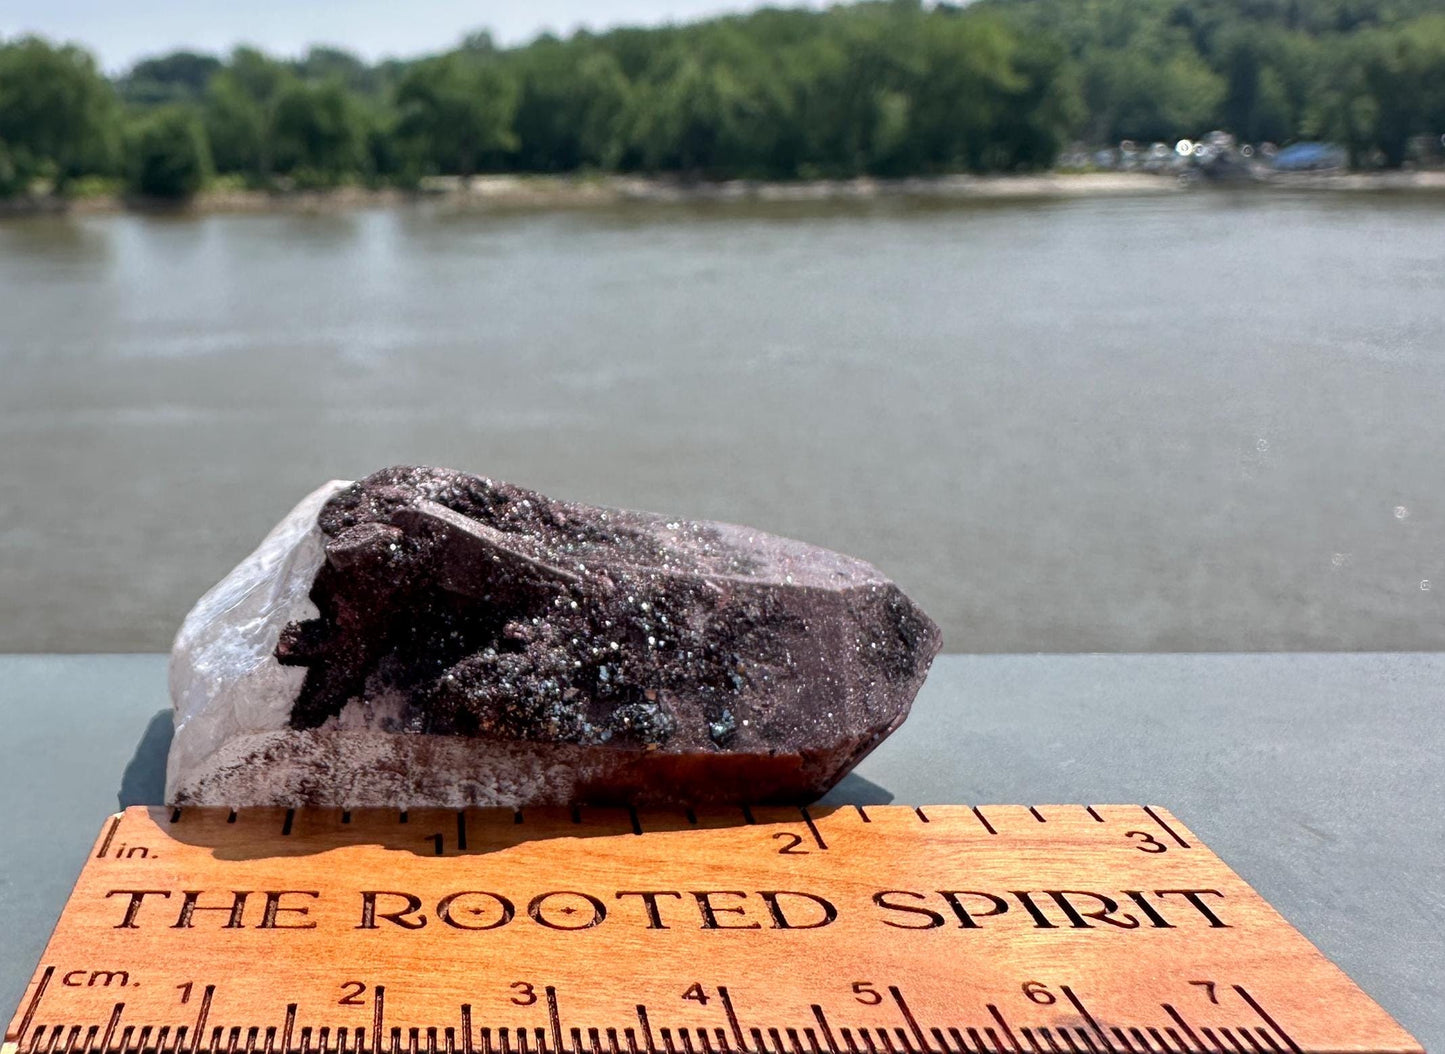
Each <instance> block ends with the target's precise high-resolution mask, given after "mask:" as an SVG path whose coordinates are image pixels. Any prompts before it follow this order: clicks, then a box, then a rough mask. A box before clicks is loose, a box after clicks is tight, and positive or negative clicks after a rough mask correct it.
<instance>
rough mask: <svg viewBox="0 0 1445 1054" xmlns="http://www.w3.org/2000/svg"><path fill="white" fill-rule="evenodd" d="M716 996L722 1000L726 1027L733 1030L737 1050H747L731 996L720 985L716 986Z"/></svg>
mask: <svg viewBox="0 0 1445 1054" xmlns="http://www.w3.org/2000/svg"><path fill="white" fill-rule="evenodd" d="M717 995H718V998H719V999H720V1000H722V1005H723V1012H724V1013H725V1014H726V1015H727V1019H728V1027H729V1028H731V1029H732V1030H733V1039H735V1040H737V1044H738V1050H739V1051H744V1050H747V1048H748V1041H747V1040H746V1039H744V1038H743V1027H742V1025H740V1024H739V1023H738V1012H737V1011H736V1010H735V1009H733V1000H732V996H730V995H729V994H728V990H727V988H725V987H724V986H722V985H718V989H717Z"/></svg>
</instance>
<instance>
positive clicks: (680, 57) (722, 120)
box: [0, 0, 1445, 196]
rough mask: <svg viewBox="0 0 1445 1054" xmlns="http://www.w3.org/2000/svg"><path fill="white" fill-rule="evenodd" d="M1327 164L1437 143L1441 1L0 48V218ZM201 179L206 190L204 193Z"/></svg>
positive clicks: (1092, 2)
mask: <svg viewBox="0 0 1445 1054" xmlns="http://www.w3.org/2000/svg"><path fill="white" fill-rule="evenodd" d="M1216 128H1219V129H1224V130H1226V131H1230V132H1233V133H1235V134H1236V135H1237V136H1239V137H1240V138H1241V139H1244V140H1248V141H1260V140H1270V141H1274V142H1278V143H1284V142H1288V141H1291V140H1300V139H1329V140H1332V141H1335V142H1338V143H1340V144H1342V145H1343V146H1345V147H1346V148H1347V149H1348V150H1349V151H1350V156H1351V158H1352V159H1353V160H1354V162H1355V163H1356V164H1379V165H1386V166H1398V165H1401V164H1403V163H1405V162H1406V161H1407V160H1408V159H1409V156H1410V151H1411V150H1412V149H1414V148H1416V146H1417V145H1418V144H1419V143H1422V142H1424V143H1429V142H1434V143H1435V144H1436V147H1437V148H1438V144H1439V136H1440V135H1441V134H1442V133H1445V0H977V2H975V3H972V4H968V5H966V6H953V5H949V4H942V3H940V4H938V5H936V6H930V7H924V6H921V5H920V4H919V3H917V2H916V0H893V2H869V3H857V4H852V5H849V6H840V7H834V8H830V9H828V10H826V11H812V10H790V9H778V8H770V9H764V10H761V11H758V12H755V13H752V14H748V15H738V16H729V17H723V18H715V19H712V20H709V21H704V22H697V23H693V24H690V25H682V26H664V27H659V28H653V29H618V30H613V31H610V32H606V33H601V34H591V33H578V34H576V35H574V36H572V37H570V38H567V39H565V40H564V39H558V38H556V37H552V36H543V37H540V38H538V39H537V40H535V41H533V42H532V43H530V44H527V45H525V46H523V47H517V48H511V49H501V48H498V47H496V46H494V45H493V43H492V41H491V39H490V38H489V37H488V36H487V35H486V34H477V35H474V36H472V37H469V38H468V39H467V40H466V41H464V42H463V44H462V45H461V46H460V47H458V48H457V49H456V50H454V51H451V52H448V53H447V54H444V55H438V56H432V57H427V58H423V59H419V60H416V61H409V62H401V61H387V62H383V63H380V64H377V65H367V64H366V63H363V62H361V61H360V60H358V59H357V58H355V57H354V56H351V55H349V54H347V53H345V52H342V51H337V50H335V49H330V48H316V49H313V50H312V51H311V52H309V53H308V54H307V55H306V56H305V57H304V58H302V59H299V60H289V61H287V60H279V59H276V58H272V57H270V56H267V55H264V54H262V53H260V52H258V51H256V50H254V49H250V48H238V49H237V50H236V51H235V52H233V53H232V54H231V55H230V56H228V57H227V58H225V59H221V58H218V57H215V56H210V55H197V54H192V53H188V52H176V53H174V54H170V55H165V56H161V57H158V58H153V59H147V60H145V61H143V62H140V63H137V64H136V65H135V67H134V68H133V69H131V70H130V71H129V72H128V73H127V74H126V75H125V76H123V77H121V78H119V79H117V80H115V81H110V80H107V79H106V78H105V77H104V76H103V75H102V74H101V73H100V72H99V71H98V69H97V67H96V64H95V62H94V60H93V59H92V58H91V57H90V56H89V55H88V54H86V53H85V52H84V51H82V50H80V49H78V48H76V47H72V46H54V45H52V44H49V43H47V42H45V41H42V40H38V39H34V38H24V39H19V40H14V41H10V42H8V43H4V44H0V194H4V193H14V192H17V191H19V190H22V189H24V188H26V187H29V186H33V185H36V183H37V181H42V182H46V183H48V184H49V185H51V186H53V187H55V188H56V189H58V190H61V191H64V190H65V188H66V187H67V185H68V184H69V183H70V182H71V181H73V180H74V179H75V178H76V177H78V176H81V175H86V174H96V175H108V176H117V175H126V176H127V177H128V178H129V180H130V184H131V186H132V187H133V189H135V190H137V191H140V192H142V193H147V194H154V195H169V196H183V195H185V194H188V193H191V192H193V191H194V190H195V189H196V188H197V187H199V186H200V185H201V183H202V181H203V180H204V179H205V178H206V177H207V175H208V174H209V173H210V172H211V171H213V170H214V171H215V172H217V173H220V174H222V175H231V176H233V177H237V178H242V179H244V180H245V181H247V182H248V183H250V184H253V185H257V186H268V185H277V184H278V183H279V184H281V185H297V186H329V185H335V184H338V183H343V182H356V181H362V182H369V183H378V182H389V183H398V184H403V185H405V184H408V183H412V182H415V181H416V180H417V179H419V178H420V177H422V176H425V175H429V174H458V175H467V174H471V173H474V172H482V171H518V172H577V171H602V172H609V171H622V172H647V173H678V174H682V175H685V176H693V177H708V178H718V177H739V176H742V177H766V178H781V179H789V178H800V177H817V176H853V175H860V174H872V175H882V176H891V175H905V174H917V173H925V174H926V173H940V172H954V171H996V172H1007V171H1018V170H1027V169H1036V168H1043V167H1047V166H1049V165H1051V164H1052V163H1053V162H1054V160H1055V158H1056V156H1057V154H1058V152H1059V151H1060V149H1061V148H1062V147H1063V145H1064V144H1066V143H1069V142H1080V143H1085V144H1103V143H1113V142H1116V141H1118V140H1121V139H1126V138H1129V139H1136V140H1144V141H1153V140H1163V141H1166V142H1172V141H1173V140H1174V139H1176V138H1191V137H1198V136H1200V135H1202V134H1204V133H1206V132H1208V131H1210V130H1212V129H1216ZM213 166H214V169H213Z"/></svg>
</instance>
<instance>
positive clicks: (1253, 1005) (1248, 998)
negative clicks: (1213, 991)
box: [1233, 984, 1300, 1054]
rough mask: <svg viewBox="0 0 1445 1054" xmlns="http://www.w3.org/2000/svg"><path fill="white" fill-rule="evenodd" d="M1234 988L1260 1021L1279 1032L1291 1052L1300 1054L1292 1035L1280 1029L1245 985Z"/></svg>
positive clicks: (1277, 1023)
mask: <svg viewBox="0 0 1445 1054" xmlns="http://www.w3.org/2000/svg"><path fill="white" fill-rule="evenodd" d="M1233 987H1234V990H1235V991H1236V992H1237V993H1239V997H1240V998H1241V999H1243V1000H1244V1001H1245V1002H1246V1003H1248V1004H1249V1008H1250V1009H1251V1010H1253V1011H1254V1012H1255V1013H1256V1014H1258V1015H1259V1017H1260V1020H1261V1021H1263V1022H1264V1023H1265V1024H1266V1025H1268V1026H1269V1027H1270V1028H1272V1029H1274V1030H1275V1031H1276V1032H1278V1033H1279V1038H1280V1039H1282V1040H1284V1042H1285V1045H1286V1046H1288V1047H1289V1049H1290V1050H1292V1051H1294V1054H1300V1048H1299V1047H1298V1046H1297V1045H1296V1044H1295V1041H1294V1040H1293V1039H1291V1038H1290V1034H1289V1033H1288V1032H1286V1031H1285V1030H1284V1029H1283V1028H1281V1027H1280V1024H1279V1022H1278V1021H1276V1020H1275V1019H1274V1018H1272V1017H1271V1016H1270V1015H1269V1013H1268V1012H1267V1011H1266V1010H1265V1009H1264V1007H1262V1006H1260V1005H1259V1003H1258V1002H1257V1001H1256V1000H1255V998H1254V996H1252V995H1250V994H1249V992H1247V991H1246V990H1245V988H1244V986H1243V985H1238V984H1237V985H1234V986H1233Z"/></svg>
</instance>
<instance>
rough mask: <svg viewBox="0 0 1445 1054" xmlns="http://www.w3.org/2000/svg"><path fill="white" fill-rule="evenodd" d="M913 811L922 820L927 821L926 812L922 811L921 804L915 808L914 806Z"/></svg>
mask: <svg viewBox="0 0 1445 1054" xmlns="http://www.w3.org/2000/svg"><path fill="white" fill-rule="evenodd" d="M913 811H914V812H915V813H916V814H917V815H918V818H919V819H920V820H922V821H923V822H924V823H928V822H929V821H928V814H927V813H926V812H924V811H923V806H921V805H920V806H918V807H917V808H915V809H914V810H913Z"/></svg>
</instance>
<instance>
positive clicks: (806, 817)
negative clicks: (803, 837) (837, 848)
mask: <svg viewBox="0 0 1445 1054" xmlns="http://www.w3.org/2000/svg"><path fill="white" fill-rule="evenodd" d="M798 812H800V813H802V815H803V822H804V823H805V824H807V825H808V832H809V833H810V834H812V836H813V841H814V842H815V843H817V846H818V848H819V849H827V848H828V843H827V842H825V841H823V836H822V835H821V834H819V833H818V825H817V824H815V823H814V822H813V816H812V814H811V813H809V812H808V810H807V808H806V807H805V806H799V807H798Z"/></svg>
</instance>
